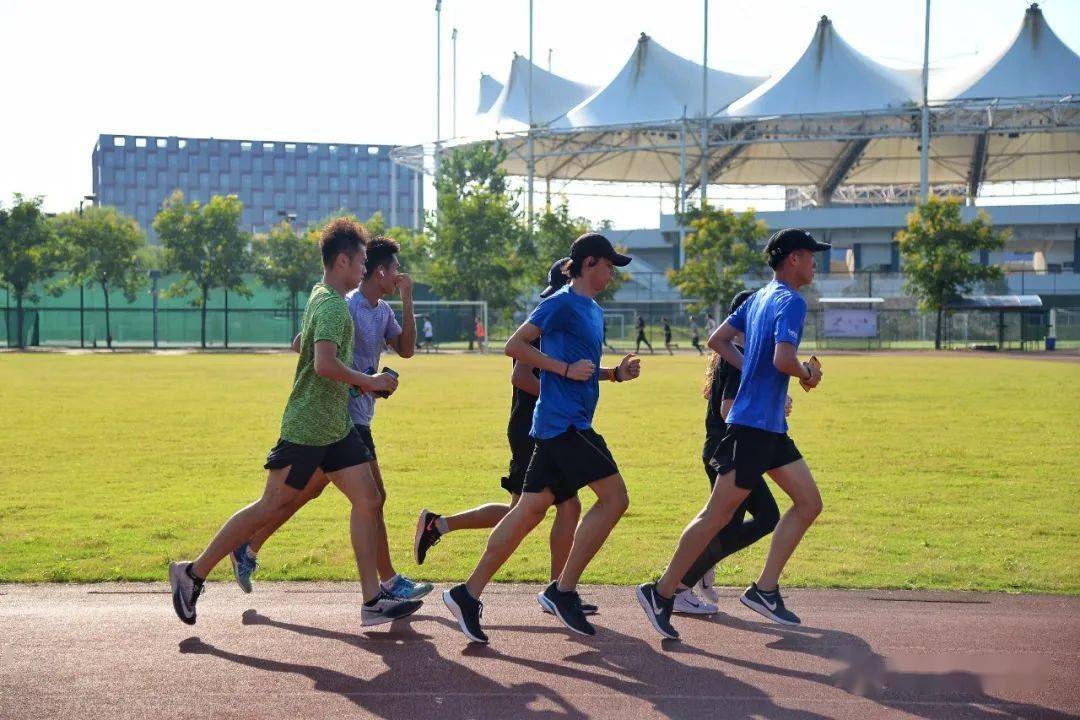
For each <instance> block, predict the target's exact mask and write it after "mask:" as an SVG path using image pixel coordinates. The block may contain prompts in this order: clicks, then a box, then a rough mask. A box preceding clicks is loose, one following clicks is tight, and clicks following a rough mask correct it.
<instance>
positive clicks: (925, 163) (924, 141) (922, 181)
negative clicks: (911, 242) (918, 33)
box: [919, 0, 930, 202]
mask: <svg viewBox="0 0 1080 720" xmlns="http://www.w3.org/2000/svg"><path fill="white" fill-rule="evenodd" d="M929 84H930V0H926V30H925V32H924V35H923V61H922V133H921V139H920V144H921V147H920V148H919V150H920V152H919V200H920V202H926V201H927V199H929V197H930V108H929V106H928V105H927V98H928V97H929V95H930V91H929V87H928V86H929Z"/></svg>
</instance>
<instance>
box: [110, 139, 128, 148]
mask: <svg viewBox="0 0 1080 720" xmlns="http://www.w3.org/2000/svg"><path fill="white" fill-rule="evenodd" d="M112 144H113V147H124V146H125V145H127V138H122V137H114V138H113V139H112Z"/></svg>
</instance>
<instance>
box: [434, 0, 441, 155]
mask: <svg viewBox="0 0 1080 720" xmlns="http://www.w3.org/2000/svg"><path fill="white" fill-rule="evenodd" d="M441 110H442V0H435V175H436V176H438V174H439V145H440V143H439V140H440V139H441V138H442V118H441V116H440V115H439V113H440V111H441Z"/></svg>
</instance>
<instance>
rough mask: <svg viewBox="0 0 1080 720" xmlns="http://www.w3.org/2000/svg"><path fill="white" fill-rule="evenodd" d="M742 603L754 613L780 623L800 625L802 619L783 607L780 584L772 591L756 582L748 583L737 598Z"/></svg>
mask: <svg viewBox="0 0 1080 720" xmlns="http://www.w3.org/2000/svg"><path fill="white" fill-rule="evenodd" d="M739 600H740V601H742V604H743V605H745V606H746V607H748V608H750V609H751V610H753V611H754V612H756V613H760V614H762V615H764V616H765V617H767V618H769V619H770V620H772V621H773V622H778V623H780V624H781V625H800V624H801V623H802V620H800V619H799V616H798V615H796V614H795V613H793V612H791V611H790V610H788V609H787V608H786V607H784V598H782V597H780V586H779V585H777V586H776V589H775V590H773V591H772V592H765V591H764V590H761V589H759V588H758V586H757V583H750V587H748V588H746V592H744V593H743V594H742V597H740V598H739Z"/></svg>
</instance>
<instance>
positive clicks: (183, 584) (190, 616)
mask: <svg viewBox="0 0 1080 720" xmlns="http://www.w3.org/2000/svg"><path fill="white" fill-rule="evenodd" d="M190 566H191V563H189V562H174V563H170V564H169V585H171V586H172V602H173V610H175V611H176V617H178V618H180V620H182V621H183V622H184V623H186V624H187V625H194V624H195V603H196V602H198V601H199V595H201V594H202V590H203V584H202V583H201V582H198V581H196V580H194V579H192V577H191V576H190V575H188V568H189V567H190Z"/></svg>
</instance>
